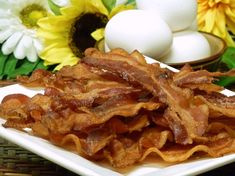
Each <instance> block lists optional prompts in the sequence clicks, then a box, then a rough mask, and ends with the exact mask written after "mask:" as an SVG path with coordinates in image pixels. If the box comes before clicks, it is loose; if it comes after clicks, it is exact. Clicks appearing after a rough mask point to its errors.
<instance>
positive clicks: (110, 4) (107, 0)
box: [102, 0, 116, 12]
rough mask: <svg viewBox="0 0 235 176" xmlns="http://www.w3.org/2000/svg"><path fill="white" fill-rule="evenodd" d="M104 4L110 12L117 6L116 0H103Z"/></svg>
mask: <svg viewBox="0 0 235 176" xmlns="http://www.w3.org/2000/svg"><path fill="white" fill-rule="evenodd" d="M102 2H103V4H104V6H105V7H106V8H107V9H108V11H109V12H111V10H112V9H113V8H114V7H115V5H116V0H102Z"/></svg>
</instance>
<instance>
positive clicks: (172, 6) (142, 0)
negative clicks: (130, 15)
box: [136, 0, 197, 32]
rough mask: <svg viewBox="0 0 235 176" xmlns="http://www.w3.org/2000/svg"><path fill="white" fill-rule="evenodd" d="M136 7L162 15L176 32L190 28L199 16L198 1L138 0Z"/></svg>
mask: <svg viewBox="0 0 235 176" xmlns="http://www.w3.org/2000/svg"><path fill="white" fill-rule="evenodd" d="M136 6H137V9H141V10H151V11H153V12H155V13H156V14H158V15H160V16H161V17H162V18H163V19H164V20H165V21H166V22H167V24H168V25H169V26H170V28H171V30H172V31H174V32H175V31H180V30H184V29H186V28H188V27H189V26H190V25H191V24H192V22H193V21H194V20H195V19H196V16H197V1H196V0H136Z"/></svg>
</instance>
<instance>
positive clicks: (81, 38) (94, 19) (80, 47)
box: [69, 13, 108, 57]
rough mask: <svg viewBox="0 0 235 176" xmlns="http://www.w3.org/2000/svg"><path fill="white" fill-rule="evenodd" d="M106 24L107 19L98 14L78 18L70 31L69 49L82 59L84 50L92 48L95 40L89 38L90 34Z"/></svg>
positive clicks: (87, 14) (86, 14) (88, 14)
mask: <svg viewBox="0 0 235 176" xmlns="http://www.w3.org/2000/svg"><path fill="white" fill-rule="evenodd" d="M107 22H108V19H107V17H106V16H105V15H102V14H99V13H95V14H94V13H85V14H83V15H81V16H79V17H78V18H77V19H76V20H75V22H74V24H73V25H72V27H71V30H70V37H69V38H70V48H71V49H72V51H73V53H74V54H75V55H76V56H78V57H82V56H83V52H84V51H85V49H87V48H89V47H94V46H95V44H96V40H95V39H94V38H93V37H92V36H91V33H92V32H94V31H95V30H96V29H99V28H102V27H105V25H106V23H107Z"/></svg>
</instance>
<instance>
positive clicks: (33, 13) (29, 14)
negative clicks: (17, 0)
mask: <svg viewBox="0 0 235 176" xmlns="http://www.w3.org/2000/svg"><path fill="white" fill-rule="evenodd" d="M46 16H47V11H46V9H45V8H43V7H42V6H40V5H38V4H32V5H29V6H27V7H25V8H24V9H23V10H21V12H20V19H21V20H22V23H23V24H24V25H25V26H26V27H28V28H34V27H38V25H37V22H38V20H39V19H40V18H43V17H46Z"/></svg>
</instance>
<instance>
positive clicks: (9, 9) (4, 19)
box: [0, 0, 51, 62]
mask: <svg viewBox="0 0 235 176" xmlns="http://www.w3.org/2000/svg"><path fill="white" fill-rule="evenodd" d="M0 4H1V6H0V43H1V44H2V47H1V50H2V52H3V54H5V55H9V54H11V53H14V56H15V58H17V59H24V58H25V57H27V59H28V60H29V61H31V62H35V61H36V60H37V59H38V53H39V52H41V50H42V48H43V46H42V43H41V41H40V40H39V38H38V37H37V35H36V31H37V29H38V25H37V21H38V20H39V19H40V18H43V17H46V16H48V15H49V13H51V11H50V9H49V6H48V3H47V0H41V1H38V0H17V1H16V0H0Z"/></svg>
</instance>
